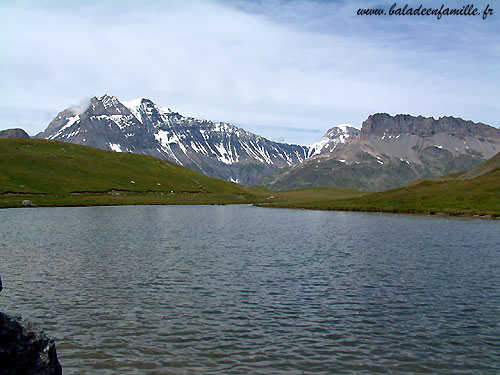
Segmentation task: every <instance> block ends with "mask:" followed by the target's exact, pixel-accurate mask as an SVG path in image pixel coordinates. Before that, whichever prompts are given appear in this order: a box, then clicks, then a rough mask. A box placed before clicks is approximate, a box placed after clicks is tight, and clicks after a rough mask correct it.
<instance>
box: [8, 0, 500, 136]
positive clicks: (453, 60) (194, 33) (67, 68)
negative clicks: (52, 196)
mask: <svg viewBox="0 0 500 375" xmlns="http://www.w3.org/2000/svg"><path fill="white" fill-rule="evenodd" d="M394 2H395V1H393V0H391V1H383V0H379V1H364V0H360V1H357V0H354V1H300V0H297V1H277V0H276V1H273V0H262V1H237V0H233V1H215V0H214V1H209V0H206V1H202V0H200V1H197V0H192V1H147V0H143V1H105V0H103V1H92V0H89V1H9V0H3V1H2V2H1V3H0V42H1V45H2V53H1V54H0V129H4V128H9V127H22V128H24V129H25V130H27V131H28V133H30V134H32V135H33V134H36V133H38V132H39V131H42V130H43V129H44V128H45V127H46V126H47V124H48V123H49V122H50V120H51V119H52V118H53V117H54V116H55V115H56V114H57V113H58V112H59V111H61V110H63V109H65V108H66V107H68V106H70V105H73V104H77V103H79V102H81V101H82V100H85V99H88V98H90V97H92V96H96V95H103V94H105V93H108V94H111V95H115V96H117V97H118V98H119V99H121V100H131V99H135V98H137V97H147V98H150V99H151V100H153V101H154V102H155V103H157V104H159V105H161V106H166V107H170V108H171V109H173V110H176V111H178V112H180V113H181V114H184V115H188V116H193V117H197V118H204V119H209V120H213V121H226V122H231V123H233V124H236V125H238V126H241V127H243V128H245V129H246V130H249V131H252V132H254V133H257V134H260V135H262V136H264V137H267V138H270V139H273V140H279V141H286V142H290V143H300V144H311V143H313V142H315V141H316V140H318V139H319V138H320V137H321V136H322V135H323V134H324V133H325V132H326V130H327V129H329V128H330V127H332V126H335V125H339V124H342V123H349V124H352V125H354V126H356V127H360V126H361V123H362V122H363V120H364V119H366V118H367V117H368V115H370V114H372V113H377V112H388V113H390V114H397V113H410V114H413V115H424V116H434V117H436V118H437V117H440V116H445V115H453V116H458V117H462V118H465V119H468V120H473V121H478V122H484V123H487V124H490V125H494V126H497V127H498V126H499V125H500V106H499V103H500V3H498V4H497V2H491V4H490V5H491V7H493V9H494V12H495V13H494V14H493V15H491V16H489V17H488V18H487V19H486V20H483V19H482V17H480V16H478V17H460V16H454V17H444V18H442V19H441V20H437V19H436V18H435V17H432V16H429V17H416V16H415V17H409V16H405V17H396V16H392V17H389V16H379V17H377V16H371V17H370V16H357V15H356V11H357V9H359V8H367V7H382V8H385V9H388V8H389V7H390V6H391V5H392V4H393V3H394ZM396 3H397V4H398V6H404V4H406V2H401V3H399V2H396ZM420 3H422V4H423V5H424V6H426V7H436V6H438V7H439V6H440V5H441V4H442V3H444V4H445V6H446V7H458V8H461V7H462V6H463V5H466V4H468V3H467V2H465V1H463V0H460V1H444V2H443V1H432V0H421V2H414V3H411V2H409V3H408V4H409V5H413V6H418V5H419V4H420ZM488 3H490V2H488V1H482V0H480V1H475V2H474V3H473V4H474V5H475V6H476V7H477V8H479V10H480V11H482V10H483V8H484V7H485V6H486V4H488ZM471 4H472V2H471ZM497 5H498V9H496V6H497Z"/></svg>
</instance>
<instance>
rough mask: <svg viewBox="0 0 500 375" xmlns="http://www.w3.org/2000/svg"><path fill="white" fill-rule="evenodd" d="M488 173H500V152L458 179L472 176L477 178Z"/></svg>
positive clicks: (492, 174) (466, 178) (467, 178)
mask: <svg viewBox="0 0 500 375" xmlns="http://www.w3.org/2000/svg"><path fill="white" fill-rule="evenodd" d="M487 173H488V174H490V175H491V176H494V175H496V176H498V175H500V153H498V154H496V155H495V156H493V157H492V158H491V159H490V160H487V161H486V162H484V163H482V164H480V165H479V166H477V167H476V168H474V169H473V170H472V171H468V172H465V173H464V174H462V175H461V176H460V177H459V178H458V179H459V180H469V179H471V178H476V177H479V176H482V175H485V174H487Z"/></svg>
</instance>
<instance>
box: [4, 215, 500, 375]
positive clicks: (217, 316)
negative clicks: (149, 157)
mask: <svg viewBox="0 0 500 375" xmlns="http://www.w3.org/2000/svg"><path fill="white" fill-rule="evenodd" d="M499 229H500V223H499V222H498V221H486V220H478V219H466V218H443V217H431V216H417V215H414V216H412V215H392V214H376V213H352V212H320V211H306V210H286V209H267V208H257V207H252V206H128V207H84V208H36V209H6V210H0V274H1V276H2V280H3V284H4V290H3V292H2V293H1V294H0V310H1V311H4V312H6V313H10V314H21V315H23V317H25V318H27V319H29V320H32V321H33V322H35V323H36V324H37V325H38V326H39V327H41V328H43V329H44V331H45V332H46V333H48V334H49V335H51V336H52V337H53V338H54V339H55V340H56V345H57V351H58V355H59V359H60V362H61V364H62V366H63V371H64V374H117V373H120V374H197V373H198V374H332V373H344V374H349V373H351V374H358V373H420V372H421V373H442V374H452V373H453V374H460V373H463V374H488V373H491V374H493V373H499V372H500V245H499V244H500V230H499Z"/></svg>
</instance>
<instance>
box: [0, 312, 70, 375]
mask: <svg viewBox="0 0 500 375" xmlns="http://www.w3.org/2000/svg"><path fill="white" fill-rule="evenodd" d="M0 374H2V375H4V374H5V375H7V374H8V375H15V374H19V375H21V374H23V375H59V374H62V368H61V364H60V363H59V360H58V359H57V353H56V345H55V343H54V340H52V339H51V338H50V337H48V336H47V335H46V334H45V333H43V332H42V331H40V330H39V329H38V328H36V327H35V326H34V325H32V324H31V323H30V322H27V321H26V320H24V319H23V318H21V317H20V316H19V317H13V316H10V315H7V314H4V313H2V312H0Z"/></svg>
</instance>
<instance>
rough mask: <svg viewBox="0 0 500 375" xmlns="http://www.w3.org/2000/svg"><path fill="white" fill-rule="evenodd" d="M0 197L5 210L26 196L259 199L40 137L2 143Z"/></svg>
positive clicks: (160, 163)
mask: <svg viewBox="0 0 500 375" xmlns="http://www.w3.org/2000/svg"><path fill="white" fill-rule="evenodd" d="M172 192H173V194H172ZM0 193H1V194H2V195H1V197H2V202H1V203H0V205H1V206H4V207H5V206H13V205H14V206H17V205H18V204H15V201H19V200H20V199H21V200H22V198H19V197H21V196H24V195H29V194H32V195H33V196H34V197H35V198H33V199H32V198H25V199H30V200H32V201H34V202H35V201H36V202H35V203H37V204H39V205H58V204H57V202H58V201H60V202H66V203H65V204H68V205H80V202H81V204H83V205H87V204H92V200H93V199H95V197H93V195H101V197H100V198H99V199H97V202H96V204H106V200H107V201H109V203H110V204H127V203H128V204H136V203H139V204H141V203H143V204H145V203H161V202H162V201H166V202H169V203H172V202H176V201H177V202H179V203H189V202H192V203H212V202H213V203H220V202H241V201H243V202H244V201H255V200H256V199H257V196H259V197H260V196H261V194H257V195H255V193H254V192H253V191H251V190H250V189H248V188H246V187H244V186H241V185H237V184H234V183H231V182H227V181H223V180H219V179H216V178H211V177H207V176H205V175H203V174H201V173H198V172H196V171H194V170H192V169H189V168H186V167H183V166H180V165H177V164H175V163H171V162H167V161H164V160H160V159H157V158H153V157H150V156H145V155H137V154H131V153H115V152H111V151H104V150H99V149H95V148H92V147H86V146H80V145H75V144H70V143H64V142H58V141H47V140H39V139H0ZM103 194H104V195H105V196H102V195H103ZM131 196H135V197H136V198H134V199H132V198H131ZM166 196H167V197H166ZM188 196H189V199H187V198H188ZM195 196H196V197H195ZM127 197H128V198H127ZM181 197H183V198H181ZM139 198H140V199H139ZM136 200H137V202H135V201H136ZM185 201H186V202H185ZM115 202H116V203H115ZM19 204H20V202H19ZM65 204H63V205H65Z"/></svg>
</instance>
